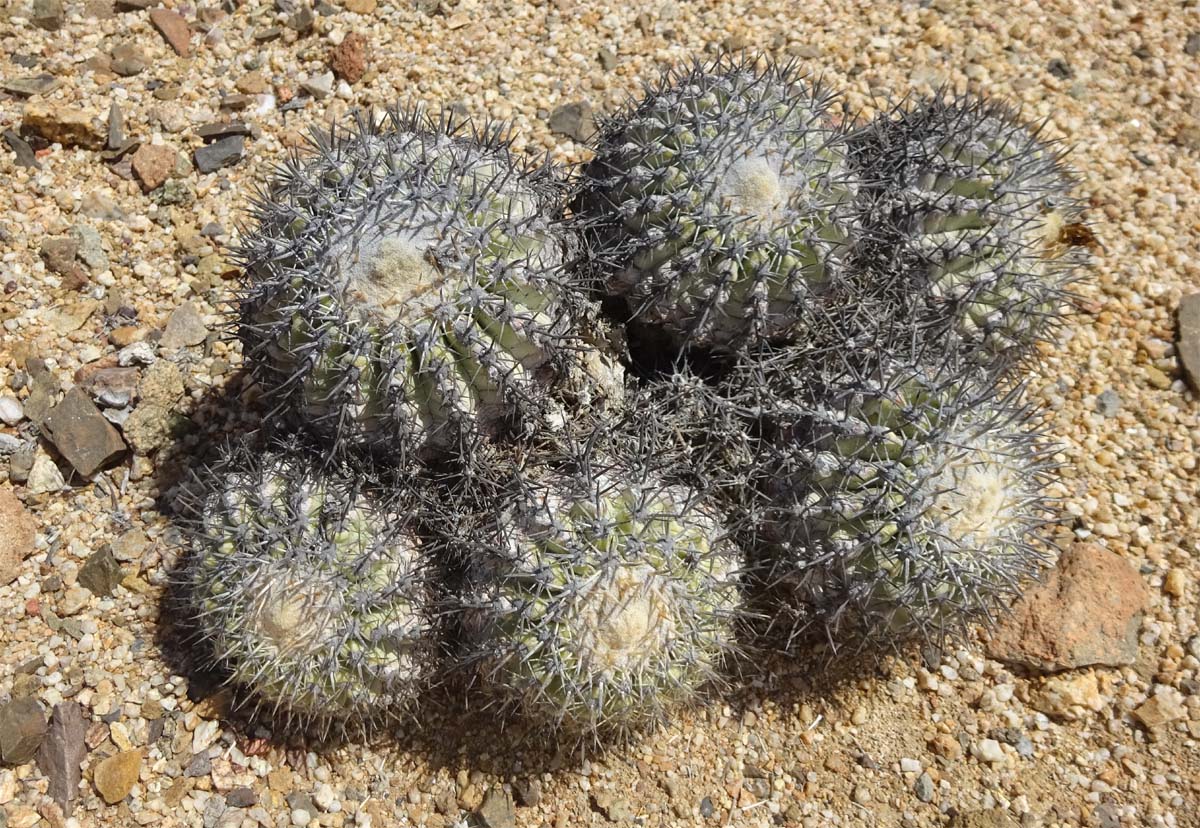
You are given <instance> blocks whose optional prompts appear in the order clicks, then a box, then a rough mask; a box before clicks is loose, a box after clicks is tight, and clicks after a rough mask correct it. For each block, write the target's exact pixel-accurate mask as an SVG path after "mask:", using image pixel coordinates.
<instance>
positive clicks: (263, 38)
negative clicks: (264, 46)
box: [254, 26, 283, 43]
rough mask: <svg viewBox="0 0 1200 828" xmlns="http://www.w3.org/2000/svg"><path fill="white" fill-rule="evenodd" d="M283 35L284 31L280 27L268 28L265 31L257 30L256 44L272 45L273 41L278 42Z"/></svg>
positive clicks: (255, 33)
mask: <svg viewBox="0 0 1200 828" xmlns="http://www.w3.org/2000/svg"><path fill="white" fill-rule="evenodd" d="M282 35H283V29H281V28H279V27H278V26H268V27H267V28H265V29H256V30H255V32H254V42H255V43H270V42H271V41H272V40H278V39H279V38H280V37H281V36H282Z"/></svg>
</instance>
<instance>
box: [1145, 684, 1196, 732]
mask: <svg viewBox="0 0 1200 828" xmlns="http://www.w3.org/2000/svg"><path fill="white" fill-rule="evenodd" d="M1133 715H1134V716H1137V719H1138V721H1139V722H1141V723H1142V724H1144V725H1145V726H1146V727H1148V728H1150V729H1151V730H1153V729H1155V728H1159V727H1162V726H1163V725H1165V724H1167V723H1168V722H1174V721H1178V720H1179V719H1186V718H1187V708H1186V707H1184V704H1183V696H1182V694H1181V693H1180V692H1179V691H1178V690H1176V689H1175V688H1173V687H1163V688H1160V689H1159V691H1158V692H1157V693H1155V695H1153V696H1151V697H1150V698H1149V699H1148V700H1147V701H1146V702H1144V703H1143V704H1142V705H1141V706H1140V707H1138V708H1137V709H1136V710H1134V711H1133Z"/></svg>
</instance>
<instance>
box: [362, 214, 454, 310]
mask: <svg viewBox="0 0 1200 828" xmlns="http://www.w3.org/2000/svg"><path fill="white" fill-rule="evenodd" d="M435 244H436V239H435V238H434V237H433V234H432V232H430V231H429V230H427V229H425V228H421V229H417V230H408V231H405V232H399V233H392V234H388V235H382V236H380V235H375V236H373V237H371V238H365V239H362V240H360V242H359V245H358V248H357V249H356V250H353V251H350V250H346V251H343V252H342V253H341V258H342V261H343V264H342V267H341V272H342V278H343V280H344V281H343V285H344V288H343V290H344V299H345V301H346V302H347V304H350V305H352V306H353V307H354V308H355V310H357V311H358V312H359V313H361V314H362V315H363V316H364V317H366V319H367V320H368V321H370V322H372V323H376V324H389V323H393V322H398V321H400V320H401V319H408V320H416V319H421V318H423V317H425V316H427V315H428V314H429V313H430V312H431V311H432V310H433V309H434V308H436V307H438V306H439V305H440V304H441V303H442V290H443V288H444V286H445V284H446V282H447V277H446V276H445V275H444V274H443V273H442V272H441V271H440V270H438V268H437V267H436V266H435V264H434V260H433V252H434V245H435Z"/></svg>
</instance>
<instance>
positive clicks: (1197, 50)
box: [1183, 32, 1200, 57]
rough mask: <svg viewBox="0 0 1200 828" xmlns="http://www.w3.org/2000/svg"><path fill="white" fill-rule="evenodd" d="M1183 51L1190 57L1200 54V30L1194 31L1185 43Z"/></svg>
mask: <svg viewBox="0 0 1200 828" xmlns="http://www.w3.org/2000/svg"><path fill="white" fill-rule="evenodd" d="M1183 53H1184V54H1185V55H1187V56H1188V57H1195V56H1196V55H1200V32H1192V33H1191V34H1189V35H1188V36H1187V41H1185V42H1184V44H1183Z"/></svg>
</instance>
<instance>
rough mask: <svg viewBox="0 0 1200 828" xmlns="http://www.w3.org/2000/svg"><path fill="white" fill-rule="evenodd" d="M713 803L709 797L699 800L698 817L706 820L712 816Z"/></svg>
mask: <svg viewBox="0 0 1200 828" xmlns="http://www.w3.org/2000/svg"><path fill="white" fill-rule="evenodd" d="M714 810H715V809H714V808H713V801H712V798H711V797H707V796H706V797H704V798H703V799H701V800H700V816H702V817H704V818H705V819H708V818H709V817H711V816H712V815H713V811H714Z"/></svg>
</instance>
